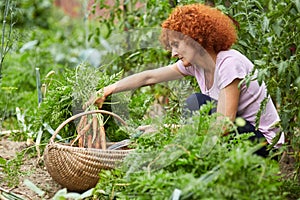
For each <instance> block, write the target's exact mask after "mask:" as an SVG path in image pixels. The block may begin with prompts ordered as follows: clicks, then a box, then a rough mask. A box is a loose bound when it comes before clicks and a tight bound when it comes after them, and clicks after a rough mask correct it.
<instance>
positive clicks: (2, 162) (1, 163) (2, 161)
mask: <svg viewBox="0 0 300 200" xmlns="http://www.w3.org/2000/svg"><path fill="white" fill-rule="evenodd" d="M4 165H6V160H5V159H4V158H2V157H0V166H4Z"/></svg>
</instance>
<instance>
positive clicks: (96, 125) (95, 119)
mask: <svg viewBox="0 0 300 200" xmlns="http://www.w3.org/2000/svg"><path fill="white" fill-rule="evenodd" d="M97 132H98V119H97V116H96V115H94V116H93V138H92V143H93V147H94V146H95V145H94V142H95V139H96V137H97Z"/></svg>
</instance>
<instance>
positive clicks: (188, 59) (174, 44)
mask: <svg viewBox="0 0 300 200" xmlns="http://www.w3.org/2000/svg"><path fill="white" fill-rule="evenodd" d="M170 47H171V52H172V57H175V58H179V59H180V60H181V61H182V62H183V65H184V66H185V67H188V66H191V65H192V64H191V63H193V57H194V54H195V50H194V49H193V48H191V47H190V46H188V45H187V44H186V43H185V42H184V41H183V40H179V39H175V38H174V39H171V40H170Z"/></svg>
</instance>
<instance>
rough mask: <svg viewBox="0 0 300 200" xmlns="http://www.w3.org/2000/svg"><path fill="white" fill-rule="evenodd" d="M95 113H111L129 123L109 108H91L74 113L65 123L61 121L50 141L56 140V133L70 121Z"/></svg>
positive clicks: (121, 120)
mask: <svg viewBox="0 0 300 200" xmlns="http://www.w3.org/2000/svg"><path fill="white" fill-rule="evenodd" d="M95 113H101V114H108V115H111V116H113V117H115V118H117V119H118V120H119V121H120V122H121V123H122V124H123V125H125V126H126V125H127V124H126V122H125V121H124V120H123V119H122V118H121V117H120V116H119V115H117V114H115V113H113V112H110V111H107V110H91V111H87V112H83V113H78V114H76V115H73V116H72V117H70V118H68V119H67V120H66V121H64V122H63V123H61V124H60V125H59V126H58V127H57V129H56V130H55V131H54V133H53V135H52V137H51V138H50V143H53V142H54V139H55V137H56V135H57V134H58V132H59V131H60V130H61V129H62V128H63V127H64V126H65V125H67V124H68V123H69V122H71V121H73V120H75V119H77V118H79V117H82V116H85V115H89V114H95Z"/></svg>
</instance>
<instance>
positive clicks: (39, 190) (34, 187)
mask: <svg viewBox="0 0 300 200" xmlns="http://www.w3.org/2000/svg"><path fill="white" fill-rule="evenodd" d="M24 185H26V186H27V187H28V188H29V189H31V190H32V191H34V192H35V193H37V194H38V195H39V196H40V197H42V196H44V194H45V192H44V191H43V190H41V189H40V188H38V187H37V186H36V185H35V184H34V183H33V182H31V181H30V180H28V179H25V180H24Z"/></svg>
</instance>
